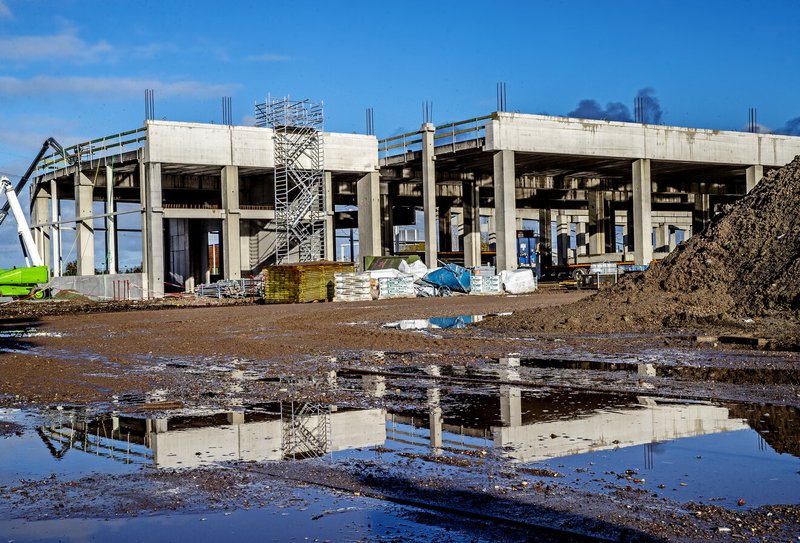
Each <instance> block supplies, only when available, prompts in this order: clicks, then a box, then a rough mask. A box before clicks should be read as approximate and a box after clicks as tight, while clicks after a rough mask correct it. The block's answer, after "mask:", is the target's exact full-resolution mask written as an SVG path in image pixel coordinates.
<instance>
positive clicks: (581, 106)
mask: <svg viewBox="0 0 800 543" xmlns="http://www.w3.org/2000/svg"><path fill="white" fill-rule="evenodd" d="M636 98H637V100H638V101H639V104H640V105H641V108H642V112H641V113H642V118H641V121H642V122H645V123H649V124H659V123H660V122H661V117H662V115H663V112H662V111H661V105H660V104H659V102H658V98H656V97H655V90H654V89H653V88H652V87H646V88H644V89H641V90H640V91H639V92H638V93H636ZM567 116H569V117H578V118H580V119H602V120H605V121H623V122H632V121H633V120H634V119H633V117H632V116H631V110H630V109H629V108H628V106H626V105H625V104H623V103H622V102H609V103H608V104H606V107H605V108H604V107H603V106H601V105H600V103H599V102H598V101H597V100H591V99H586V100H581V101H580V102H578V107H577V108H575V109H574V110H572V111H570V112H569V113H567Z"/></svg>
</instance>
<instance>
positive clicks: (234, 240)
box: [221, 166, 242, 279]
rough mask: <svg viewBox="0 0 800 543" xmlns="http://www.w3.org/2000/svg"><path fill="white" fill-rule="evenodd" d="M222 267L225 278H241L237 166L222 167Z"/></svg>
mask: <svg viewBox="0 0 800 543" xmlns="http://www.w3.org/2000/svg"><path fill="white" fill-rule="evenodd" d="M221 175H222V183H221V185H222V209H223V210H224V211H225V218H224V219H222V267H223V269H224V272H225V273H224V276H225V278H226V279H241V278H242V242H241V223H240V218H241V210H240V209H239V167H238V166H225V167H224V168H222V173H221Z"/></svg>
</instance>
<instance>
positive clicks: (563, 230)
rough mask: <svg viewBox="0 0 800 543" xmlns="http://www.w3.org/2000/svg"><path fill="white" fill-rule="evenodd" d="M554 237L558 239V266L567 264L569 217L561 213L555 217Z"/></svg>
mask: <svg viewBox="0 0 800 543" xmlns="http://www.w3.org/2000/svg"><path fill="white" fill-rule="evenodd" d="M556 235H557V237H558V239H557V243H558V265H559V266H565V265H567V264H569V238H570V216H569V215H565V214H563V213H560V212H559V213H558V214H557V215H556Z"/></svg>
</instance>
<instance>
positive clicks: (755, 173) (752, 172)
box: [745, 165, 764, 192]
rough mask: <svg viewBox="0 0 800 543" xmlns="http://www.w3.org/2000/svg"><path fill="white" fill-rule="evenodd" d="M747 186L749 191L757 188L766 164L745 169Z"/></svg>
mask: <svg viewBox="0 0 800 543" xmlns="http://www.w3.org/2000/svg"><path fill="white" fill-rule="evenodd" d="M745 175H746V178H745V186H746V187H747V192H750V191H751V190H753V188H755V186H756V185H757V184H758V182H759V181H761V178H762V177H764V166H759V165H756V166H750V167H749V168H747V170H746V171H745Z"/></svg>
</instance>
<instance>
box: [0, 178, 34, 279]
mask: <svg viewBox="0 0 800 543" xmlns="http://www.w3.org/2000/svg"><path fill="white" fill-rule="evenodd" d="M0 191H2V192H3V193H5V195H6V198H7V199H8V205H9V207H10V208H11V214H12V215H14V219H16V221H17V232H18V233H19V237H20V240H21V241H22V247H23V249H24V250H25V252H26V253H28V254H27V255H25V260H26V262H27V261H28V259H29V258H30V262H31V263H32V264H33V265H34V266H44V262H43V261H42V257H41V256H39V249H38V248H37V247H36V243H35V242H34V241H33V236H32V235H31V229H30V226H29V224H28V220H27V219H26V218H25V214H24V213H23V212H22V207H20V205H19V199H18V198H17V193H16V192H14V187H12V186H11V182H10V181H9V180H8V177H6V176H3V177H0Z"/></svg>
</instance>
